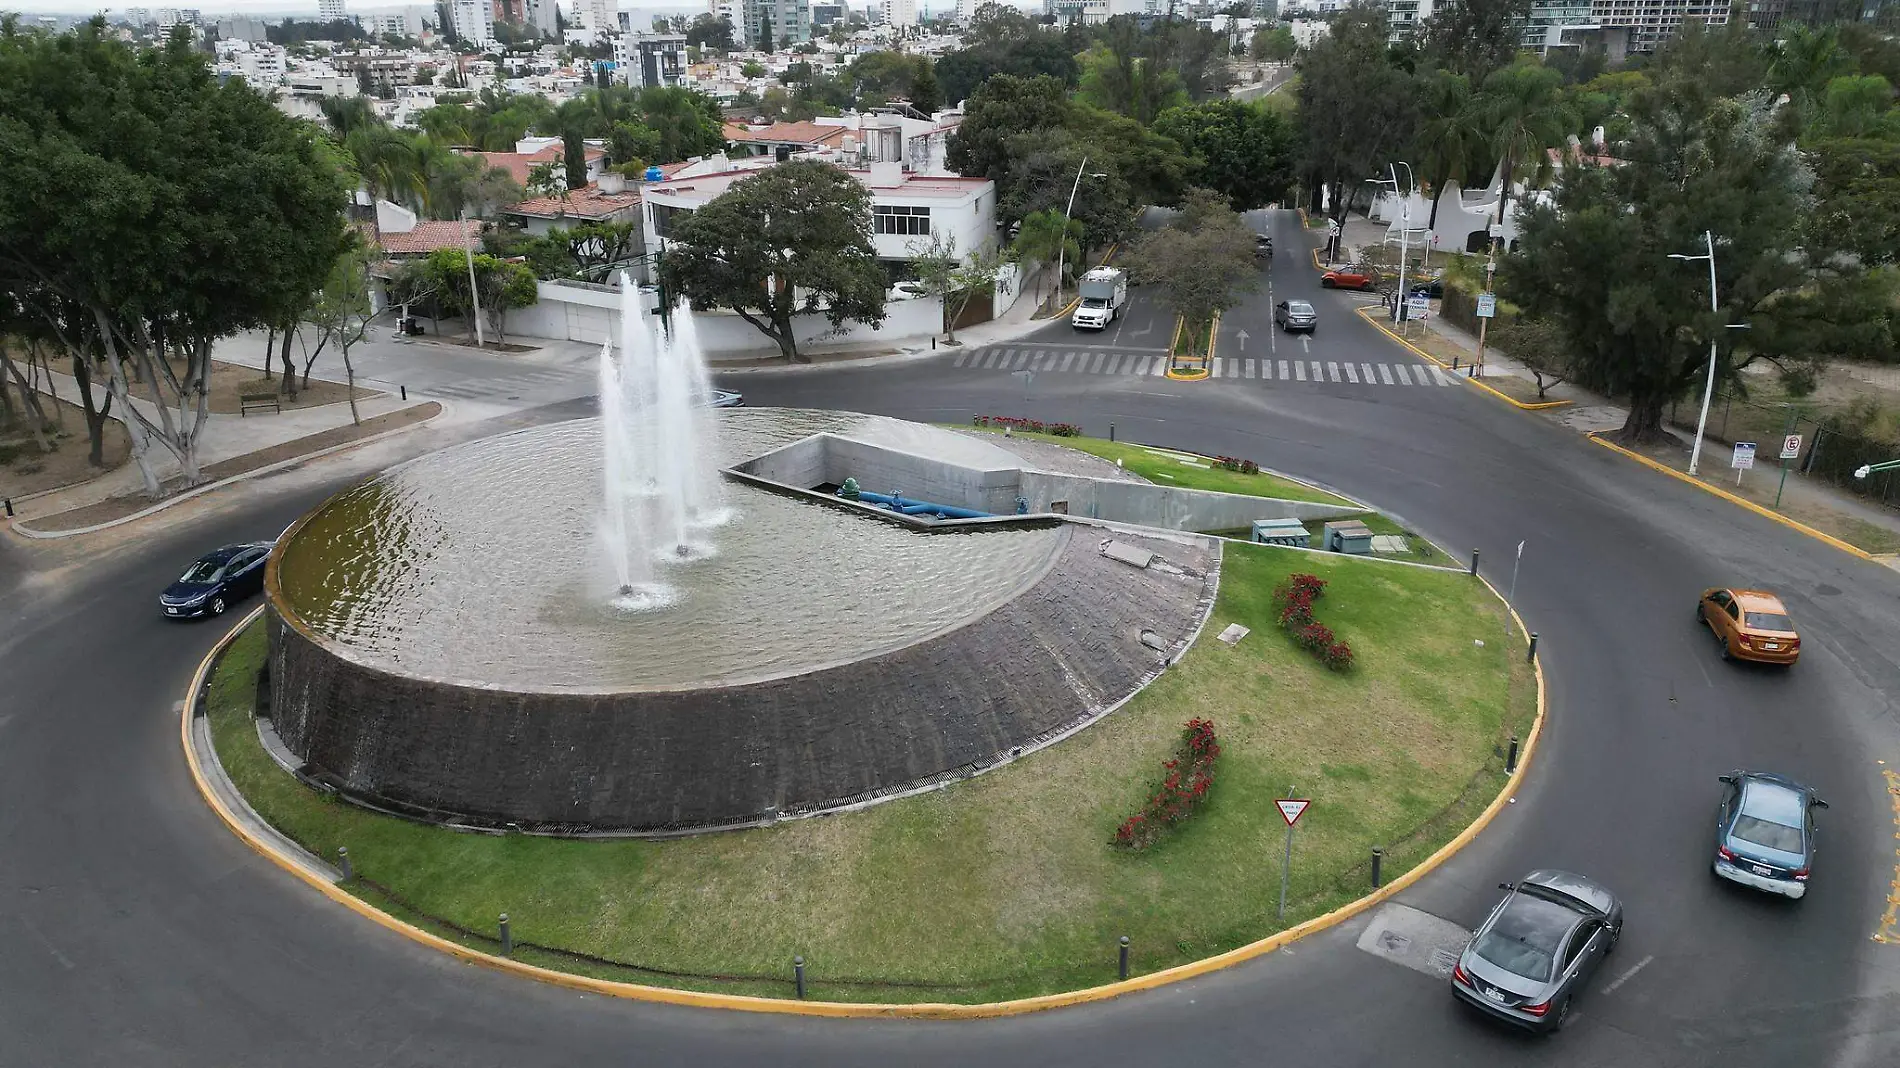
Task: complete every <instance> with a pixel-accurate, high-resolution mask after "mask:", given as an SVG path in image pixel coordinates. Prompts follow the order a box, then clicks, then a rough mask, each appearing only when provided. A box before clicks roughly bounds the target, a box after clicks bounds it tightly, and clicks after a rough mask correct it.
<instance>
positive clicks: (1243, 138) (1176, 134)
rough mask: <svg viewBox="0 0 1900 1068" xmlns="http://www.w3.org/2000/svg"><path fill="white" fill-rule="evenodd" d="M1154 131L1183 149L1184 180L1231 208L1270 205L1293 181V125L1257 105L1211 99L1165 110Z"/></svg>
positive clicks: (1294, 158)
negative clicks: (1186, 163) (1210, 192)
mask: <svg viewBox="0 0 1900 1068" xmlns="http://www.w3.org/2000/svg"><path fill="white" fill-rule="evenodd" d="M1154 130H1155V132H1156V133H1158V134H1161V135H1162V136H1164V137H1168V138H1171V139H1173V140H1174V141H1175V142H1177V143H1179V144H1180V146H1181V147H1182V148H1183V149H1185V150H1186V151H1187V154H1188V158H1189V159H1190V160H1191V161H1192V162H1191V163H1190V165H1189V167H1188V174H1187V178H1188V181H1189V182H1190V183H1192V184H1194V185H1197V186H1203V187H1206V188H1208V189H1213V190H1216V191H1217V192H1219V193H1220V194H1221V195H1222V196H1224V197H1226V198H1227V203H1228V204H1229V205H1230V206H1231V207H1232V208H1233V209H1234V210H1235V211H1248V210H1250V209H1253V208H1260V207H1265V206H1266V205H1268V204H1271V203H1274V202H1276V201H1278V200H1279V199H1280V198H1281V197H1282V196H1283V195H1285V193H1286V190H1287V187H1288V186H1290V185H1292V184H1293V172H1294V165H1295V164H1296V163H1297V162H1298V158H1297V154H1298V151H1299V146H1298V143H1297V141H1296V140H1295V137H1296V135H1295V133H1294V130H1293V125H1292V124H1291V123H1289V122H1287V121H1286V120H1285V119H1283V118H1281V117H1280V116H1279V115H1277V114H1275V113H1273V112H1270V111H1268V110H1266V109H1265V108H1262V107H1259V106H1258V105H1253V104H1245V103H1242V102H1240V101H1238V100H1217V101H1209V102H1207V103H1202V104H1190V105H1187V106H1185V107H1177V108H1170V109H1169V110H1167V111H1164V112H1162V113H1161V115H1160V116H1159V117H1158V118H1156V119H1155V123H1154Z"/></svg>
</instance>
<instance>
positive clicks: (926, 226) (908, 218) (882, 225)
mask: <svg viewBox="0 0 1900 1068" xmlns="http://www.w3.org/2000/svg"><path fill="white" fill-rule="evenodd" d="M871 232H872V233H877V234H902V235H904V236H906V237H925V236H928V235H929V233H930V209H929V208H913V207H908V206H906V205H903V204H873V205H872V206H871Z"/></svg>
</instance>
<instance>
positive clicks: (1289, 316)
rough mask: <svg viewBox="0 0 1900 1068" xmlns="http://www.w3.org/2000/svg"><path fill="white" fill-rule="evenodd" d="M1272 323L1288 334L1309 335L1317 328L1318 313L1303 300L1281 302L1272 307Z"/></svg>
mask: <svg viewBox="0 0 1900 1068" xmlns="http://www.w3.org/2000/svg"><path fill="white" fill-rule="evenodd" d="M1273 323H1274V325H1275V326H1278V327H1279V328H1280V329H1282V330H1284V331H1286V332H1287V333H1289V334H1290V333H1292V332H1293V331H1295V330H1304V331H1306V332H1307V333H1309V334H1310V333H1312V332H1313V331H1314V330H1316V329H1318V327H1319V313H1318V312H1316V311H1314V310H1313V306H1312V305H1311V304H1308V303H1307V302H1305V301H1303V300H1283V301H1281V302H1280V303H1278V304H1275V305H1274V306H1273Z"/></svg>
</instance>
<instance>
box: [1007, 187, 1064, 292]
mask: <svg viewBox="0 0 1900 1068" xmlns="http://www.w3.org/2000/svg"><path fill="white" fill-rule="evenodd" d="M1010 255H1011V257H1012V258H1013V259H1015V260H1016V262H1018V263H1041V264H1054V263H1057V262H1059V261H1060V262H1062V264H1063V267H1064V269H1065V271H1066V270H1067V269H1069V268H1072V267H1073V266H1074V265H1075V264H1077V263H1080V262H1081V261H1082V223H1081V221H1080V220H1078V219H1070V218H1066V217H1064V216H1063V214H1062V213H1061V212H1059V211H1057V210H1055V209H1053V208H1050V209H1048V210H1045V211H1038V212H1034V213H1032V214H1029V215H1025V216H1023V223H1022V226H1021V228H1020V229H1018V230H1017V231H1016V240H1015V241H1014V242H1012V243H1011V245H1010ZM1061 287H1062V279H1060V278H1058V279H1056V291H1057V292H1061ZM1036 299H1037V300H1039V301H1040V300H1041V299H1042V283H1041V281H1040V280H1039V281H1037V283H1036Z"/></svg>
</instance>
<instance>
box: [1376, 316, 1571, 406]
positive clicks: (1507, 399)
mask: <svg viewBox="0 0 1900 1068" xmlns="http://www.w3.org/2000/svg"><path fill="white" fill-rule="evenodd" d="M1359 318H1361V319H1364V320H1365V321H1366V322H1368V323H1371V324H1372V325H1373V326H1376V327H1378V328H1379V330H1380V331H1382V332H1383V333H1384V334H1385V336H1386V337H1389V338H1391V339H1392V340H1394V341H1396V342H1398V343H1399V344H1401V345H1403V346H1405V348H1406V351H1408V352H1410V353H1411V354H1412V355H1414V356H1417V357H1418V358H1420V359H1422V360H1430V361H1431V362H1432V363H1434V364H1437V365H1438V366H1439V367H1442V368H1444V369H1445V370H1446V371H1449V372H1451V374H1452V375H1453V377H1455V378H1457V379H1458V380H1459V381H1460V382H1464V383H1466V384H1467V385H1473V386H1476V387H1478V388H1479V389H1481V390H1484V391H1485V392H1486V393H1489V394H1491V395H1492V396H1493V397H1496V398H1497V399H1499V400H1501V401H1503V402H1504V403H1506V404H1508V405H1510V406H1511V407H1513V408H1522V409H1523V410H1525V411H1527V412H1542V411H1547V410H1549V409H1551V408H1565V407H1568V406H1569V405H1570V402H1569V401H1567V400H1554V401H1529V402H1527V401H1521V400H1518V399H1517V398H1516V397H1513V396H1511V395H1510V394H1508V393H1503V392H1500V391H1498V390H1495V389H1492V388H1491V387H1490V386H1487V385H1485V384H1484V382H1483V381H1482V380H1481V379H1476V378H1471V377H1469V376H1466V375H1461V374H1458V373H1457V372H1456V371H1452V369H1451V365H1450V364H1448V363H1446V362H1445V361H1443V360H1441V359H1439V358H1438V357H1436V356H1433V355H1432V354H1431V353H1429V352H1426V351H1425V350H1424V349H1421V348H1419V347H1418V346H1417V345H1414V344H1412V343H1411V342H1410V341H1407V340H1405V339H1404V338H1402V337H1400V336H1399V335H1398V334H1397V333H1395V332H1394V331H1393V330H1392V328H1391V327H1389V326H1387V325H1385V322H1384V321H1383V317H1381V316H1376V315H1373V314H1372V311H1371V309H1369V308H1360V309H1359Z"/></svg>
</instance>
